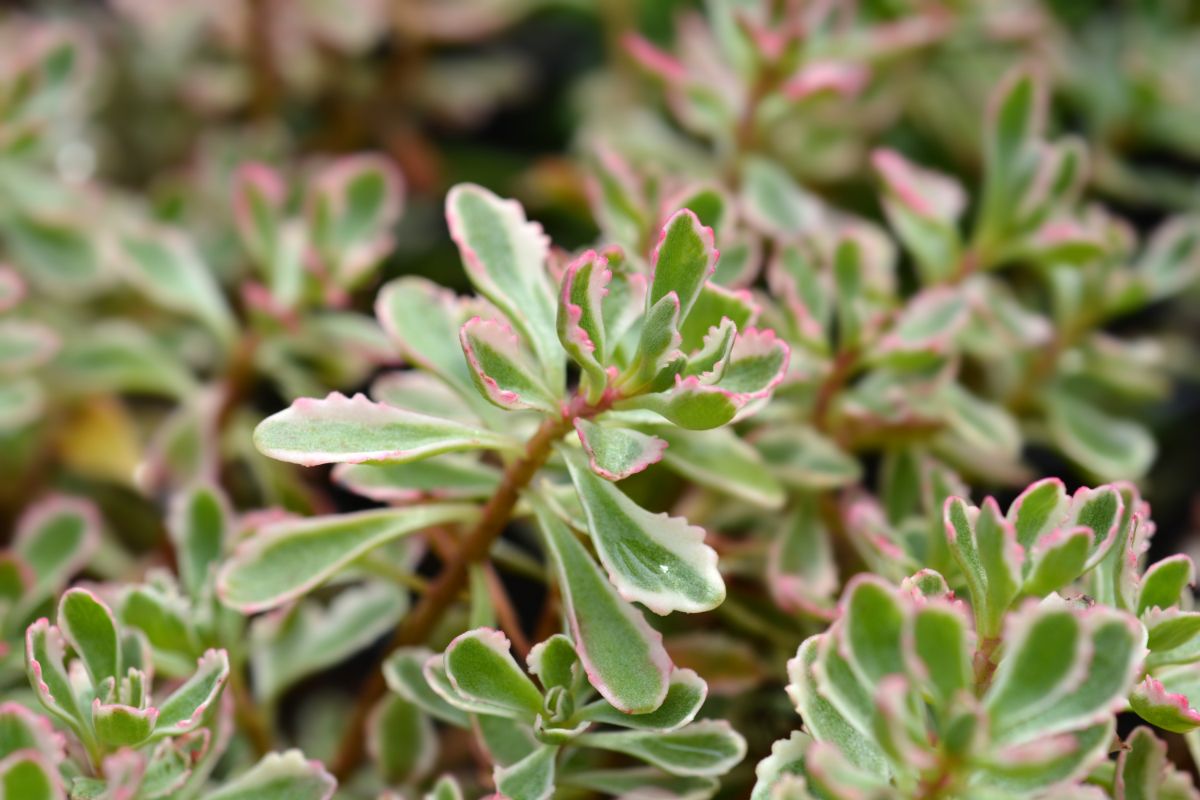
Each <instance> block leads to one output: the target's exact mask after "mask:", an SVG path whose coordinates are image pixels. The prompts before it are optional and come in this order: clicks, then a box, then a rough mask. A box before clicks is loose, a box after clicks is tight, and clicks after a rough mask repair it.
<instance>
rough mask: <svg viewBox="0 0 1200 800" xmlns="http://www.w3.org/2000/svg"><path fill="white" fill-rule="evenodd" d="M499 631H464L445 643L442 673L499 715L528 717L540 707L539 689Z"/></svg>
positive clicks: (540, 708)
mask: <svg viewBox="0 0 1200 800" xmlns="http://www.w3.org/2000/svg"><path fill="white" fill-rule="evenodd" d="M509 648H510V645H509V642H508V638H507V637H506V636H505V635H504V634H503V633H501V632H500V631H496V630H490V629H487V628H481V629H479V630H474V631H467V632H466V633H464V634H462V635H461V636H459V637H457V638H456V639H455V640H454V641H452V642H451V643H450V644H449V646H447V647H446V655H445V664H446V675H447V676H448V677H449V678H450V681H451V683H453V685H454V688H455V689H456V690H457V691H458V692H459V693H460V694H461V695H463V696H465V697H467V698H468V699H470V700H472V701H474V702H477V703H480V704H483V705H486V706H491V707H493V708H494V709H496V711H495V712H493V713H496V714H499V715H501V716H513V717H527V718H528V719H532V718H533V717H535V716H537V714H538V713H539V712H540V711H541V710H542V693H541V692H540V691H538V688H537V687H536V686H534V685H533V681H531V680H530V679H529V677H528V676H527V675H526V674H525V673H524V672H523V671H522V670H521V668H520V667H519V666H517V662H516V661H515V660H514V659H513V657H512V653H511V652H510V651H509Z"/></svg>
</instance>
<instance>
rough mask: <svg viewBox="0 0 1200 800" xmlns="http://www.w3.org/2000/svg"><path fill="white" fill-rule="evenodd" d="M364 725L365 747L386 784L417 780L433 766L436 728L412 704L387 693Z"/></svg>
mask: <svg viewBox="0 0 1200 800" xmlns="http://www.w3.org/2000/svg"><path fill="white" fill-rule="evenodd" d="M367 724H368V729H369V732H368V734H367V750H368V752H369V753H370V755H371V761H372V762H373V763H374V764H376V765H378V767H379V770H380V772H381V773H382V777H383V779H384V781H385V782H386V783H388V784H391V785H397V784H402V783H404V782H405V781H408V780H413V779H419V778H421V777H423V776H424V775H427V774H428V773H429V771H430V770H431V769H433V765H434V760H435V759H436V758H437V753H438V739H437V731H435V730H434V727H433V725H432V723H430V721H429V719H428V718H427V717H426V716H425V715H424V714H422V713H421V710H420V709H419V708H418V707H417V706H416V705H415V704H413V703H410V702H409V701H408V700H405V699H404V698H403V697H399V696H397V695H394V694H392V695H388V696H387V697H384V698H383V700H381V701H379V704H378V705H376V706H375V710H374V711H373V712H372V713H371V717H370V719H369V720H368V723H367Z"/></svg>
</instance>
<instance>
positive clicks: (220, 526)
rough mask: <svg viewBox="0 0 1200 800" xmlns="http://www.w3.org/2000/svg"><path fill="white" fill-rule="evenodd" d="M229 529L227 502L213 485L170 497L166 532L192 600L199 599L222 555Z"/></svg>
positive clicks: (195, 488)
mask: <svg viewBox="0 0 1200 800" xmlns="http://www.w3.org/2000/svg"><path fill="white" fill-rule="evenodd" d="M230 528H231V522H230V509H229V502H228V500H227V499H226V498H225V495H224V494H223V493H221V492H220V490H218V489H217V488H216V487H215V486H204V485H200V486H194V487H192V488H191V489H188V490H186V491H184V492H182V493H181V494H178V495H176V496H175V497H174V498H172V500H171V511H170V514H169V516H168V520H167V530H168V531H169V532H170V534H171V541H172V543H173V544H174V545H175V553H176V558H177V559H178V561H179V575H180V577H181V578H182V579H183V584H184V586H185V587H187V591H188V594H189V595H190V596H191V597H193V598H198V597H200V596H201V594H202V592H203V589H204V586H205V584H207V583H208V579H209V570H210V568H211V567H213V566H214V565H216V564H217V563H218V562H219V561H220V559H221V556H222V555H223V554H224V549H225V542H226V541H228V539H229V537H230Z"/></svg>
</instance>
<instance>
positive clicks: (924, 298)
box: [873, 287, 968, 369]
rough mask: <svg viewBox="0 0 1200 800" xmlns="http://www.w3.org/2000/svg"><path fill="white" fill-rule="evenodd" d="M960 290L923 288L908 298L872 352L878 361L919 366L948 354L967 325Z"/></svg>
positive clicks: (902, 365) (925, 365)
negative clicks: (955, 339) (889, 328)
mask: <svg viewBox="0 0 1200 800" xmlns="http://www.w3.org/2000/svg"><path fill="white" fill-rule="evenodd" d="M967 318H968V313H967V303H966V300H965V299H964V297H963V295H962V292H960V291H958V290H956V289H951V288H948V287H936V288H933V289H926V290H925V291H923V292H921V293H920V294H918V295H916V296H915V297H914V298H912V299H911V300H909V301H908V302H907V304H906V305H905V306H904V309H903V310H902V311H901V312H900V315H899V317H898V318H897V319H896V321H895V323H894V324H893V325H892V327H891V330H889V331H888V333H887V335H885V336H884V337H883V338H882V339H880V341H879V343H878V345H877V346H876V348H875V349H874V351H873V358H874V360H875V361H876V362H877V363H881V364H886V365H888V366H893V367H898V368H901V369H920V368H924V367H928V366H929V365H931V364H935V363H937V362H938V361H939V360H941V359H943V358H946V357H947V356H949V355H951V352H952V346H953V343H954V338H955V337H956V336H957V335H958V333H959V331H961V330H962V328H963V326H964V325H966V323H967Z"/></svg>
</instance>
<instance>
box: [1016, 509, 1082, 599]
mask: <svg viewBox="0 0 1200 800" xmlns="http://www.w3.org/2000/svg"><path fill="white" fill-rule="evenodd" d="M1094 538H1095V534H1094V533H1093V532H1092V529H1091V528H1089V527H1087V526H1080V527H1077V528H1056V529H1055V530H1054V531H1052V532H1050V533H1049V534H1047V535H1045V536H1043V537H1041V538H1040V539H1038V540H1037V542H1035V543H1034V545H1033V547H1032V548H1030V549H1029V551H1028V552H1029V555H1028V558H1027V559H1026V562H1025V583H1024V585H1023V586H1022V591H1023V592H1025V593H1026V594H1030V595H1033V596H1034V597H1045V596H1047V595H1049V594H1050V593H1051V592H1055V591H1058V590H1059V589H1061V588H1063V587H1064V586H1067V585H1068V584H1070V583H1071V582H1073V581H1075V580H1076V579H1077V578H1079V576H1080V575H1082V574H1083V572H1084V567H1085V565H1086V564H1087V559H1088V553H1089V552H1090V551H1091V548H1092V541H1093V539H1094Z"/></svg>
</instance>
